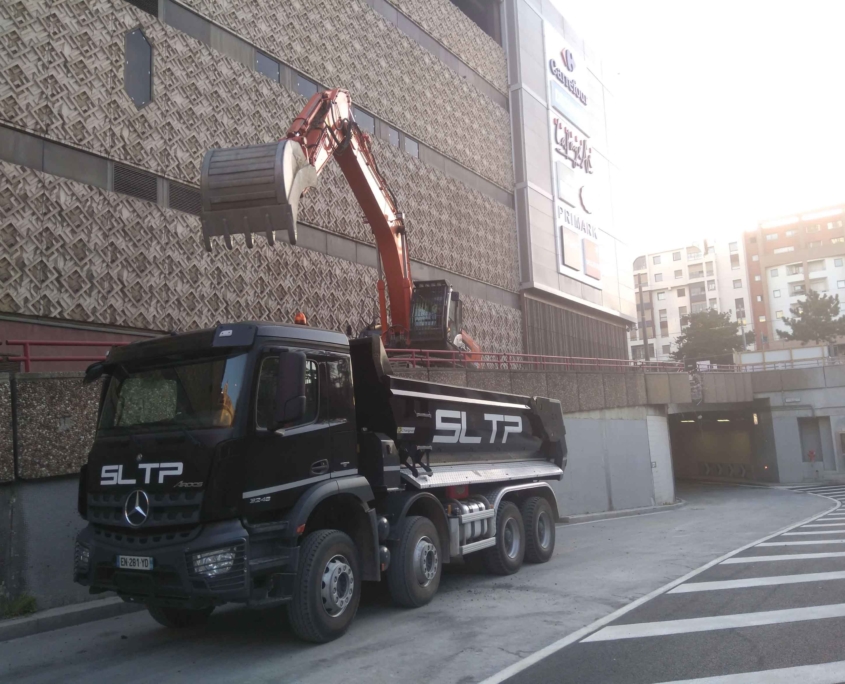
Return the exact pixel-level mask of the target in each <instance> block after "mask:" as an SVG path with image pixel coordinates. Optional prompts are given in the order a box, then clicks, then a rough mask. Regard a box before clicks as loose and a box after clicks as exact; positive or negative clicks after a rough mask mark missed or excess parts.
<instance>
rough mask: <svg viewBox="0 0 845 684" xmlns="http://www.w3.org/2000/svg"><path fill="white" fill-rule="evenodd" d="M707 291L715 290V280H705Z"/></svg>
mask: <svg viewBox="0 0 845 684" xmlns="http://www.w3.org/2000/svg"><path fill="white" fill-rule="evenodd" d="M707 291H708V292H715V291H716V281H715V280H708V281H707Z"/></svg>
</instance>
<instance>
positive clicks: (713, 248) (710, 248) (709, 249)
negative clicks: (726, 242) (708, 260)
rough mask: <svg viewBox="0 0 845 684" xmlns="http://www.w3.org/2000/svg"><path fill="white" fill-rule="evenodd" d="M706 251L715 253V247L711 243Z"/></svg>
mask: <svg viewBox="0 0 845 684" xmlns="http://www.w3.org/2000/svg"><path fill="white" fill-rule="evenodd" d="M707 253H708V254H715V253H716V248H715V247H714V246H713V245H710V246H709V247H708V248H707Z"/></svg>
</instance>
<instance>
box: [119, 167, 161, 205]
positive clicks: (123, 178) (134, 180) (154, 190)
mask: <svg viewBox="0 0 845 684" xmlns="http://www.w3.org/2000/svg"><path fill="white" fill-rule="evenodd" d="M114 191H115V192H121V193H123V194H124V195H130V196H132V197H137V198H138V199H142V200H147V201H148V202H157V201H158V180H157V179H156V177H155V176H154V175H153V174H151V173H145V172H144V171H138V170H137V169H132V168H130V167H128V166H123V165H122V164H115V165H114Z"/></svg>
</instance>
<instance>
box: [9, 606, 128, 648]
mask: <svg viewBox="0 0 845 684" xmlns="http://www.w3.org/2000/svg"><path fill="white" fill-rule="evenodd" d="M143 609H144V606H143V605H138V604H134V603H124V601H123V600H122V599H120V598H118V597H116V596H114V597H112V598H107V599H98V600H96V601H88V602H85V603H76V604H74V605H71V606H62V607H61V608H50V609H49V610H43V611H39V612H38V613H36V614H35V615H29V616H27V617H22V618H13V619H11V620H0V641H9V640H10V639H20V638H21V637H25V636H31V635H33V634H41V633H42V632H51V631H53V630H54V629H62V628H63V627H73V626H75V625H81V624H84V623H86V622H93V621H94V620H103V619H105V618H110V617H116V616H118V615H125V614H126V613H134V612H136V611H139V610H143Z"/></svg>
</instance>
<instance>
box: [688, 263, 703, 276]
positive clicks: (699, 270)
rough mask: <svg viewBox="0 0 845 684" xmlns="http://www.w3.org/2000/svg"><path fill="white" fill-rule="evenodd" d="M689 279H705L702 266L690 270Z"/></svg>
mask: <svg viewBox="0 0 845 684" xmlns="http://www.w3.org/2000/svg"><path fill="white" fill-rule="evenodd" d="M689 277H690V278H703V277H704V269H703V268H701V266H696V267H694V268H690V270H689Z"/></svg>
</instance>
